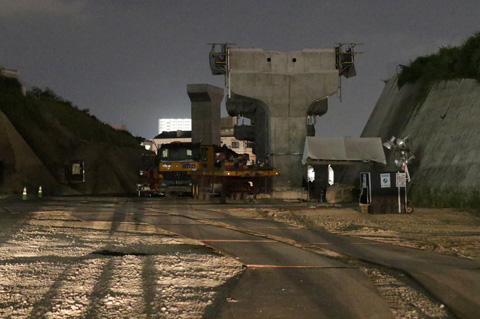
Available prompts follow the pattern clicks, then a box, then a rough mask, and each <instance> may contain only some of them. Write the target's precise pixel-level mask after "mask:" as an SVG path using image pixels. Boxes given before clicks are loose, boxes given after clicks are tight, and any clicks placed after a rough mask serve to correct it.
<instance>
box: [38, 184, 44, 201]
mask: <svg viewBox="0 0 480 319" xmlns="http://www.w3.org/2000/svg"><path fill="white" fill-rule="evenodd" d="M42 197H43V192H42V186H40V187H39V188H38V198H42Z"/></svg>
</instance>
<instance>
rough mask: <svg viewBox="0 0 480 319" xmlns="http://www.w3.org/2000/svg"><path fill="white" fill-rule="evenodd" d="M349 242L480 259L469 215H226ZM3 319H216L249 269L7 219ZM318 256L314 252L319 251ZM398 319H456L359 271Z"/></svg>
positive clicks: (138, 236)
mask: <svg viewBox="0 0 480 319" xmlns="http://www.w3.org/2000/svg"><path fill="white" fill-rule="evenodd" d="M216 210H219V211H222V212H228V213H230V214H231V215H233V216H238V217H245V218H271V219H275V220H279V221H282V222H286V223H290V224H294V225H299V226H305V227H309V228H314V229H315V228H317V229H324V230H328V231H330V232H333V233H338V234H342V235H349V236H358V237H362V238H366V239H371V240H376V241H381V242H387V243H392V244H395V245H402V246H408V247H415V248H419V249H424V250H430V251H436V252H440V253H444V254H452V255H455V256H460V257H465V258H470V259H477V260H478V259H480V219H479V218H478V217H477V216H478V215H476V214H474V213H469V212H465V211H455V210H440V209H416V211H415V212H414V213H413V214H412V215H396V214H395V215H369V214H361V213H360V212H359V210H358V209H356V208H338V207H336V208H335V207H327V206H318V207H312V208H296V209H279V208H275V209H274V208H240V207H237V208H232V209H229V210H226V209H225V208H217V209H216ZM1 222H2V226H3V227H2V230H3V231H2V232H1V233H0V318H77V317H78V318H180V319H182V318H208V313H209V311H211V310H212V309H214V308H215V305H216V303H217V302H218V300H220V299H222V298H221V297H222V293H223V292H224V291H225V290H226V287H228V284H229V283H230V282H232V281H235V280H236V278H238V276H239V275H240V274H241V273H242V270H243V268H242V266H241V265H240V264H239V263H237V262H236V261H235V260H232V259H231V258H228V257H225V256H223V255H221V254H218V253H216V252H214V251H213V250H211V249H210V248H208V247H205V246H204V245H202V244H201V243H199V242H197V241H194V240H188V239H183V238H179V237H178V236H175V235H172V234H170V233H168V232H164V231H162V230H161V229H157V228H154V227H152V226H149V225H146V224H134V223H123V224H122V225H116V226H115V229H114V231H112V224H111V223H108V222H95V223H82V222H79V221H78V220H77V219H75V218H72V217H71V216H70V215H69V214H68V213H65V212H64V211H58V212H56V211H48V212H47V211H45V212H37V213H34V214H32V215H31V216H30V218H29V219H25V220H22V219H18V218H17V219H8V218H2V220H1ZM310 249H311V247H310ZM358 267H359V268H360V269H362V270H363V271H364V272H365V274H366V275H367V276H369V278H370V279H371V280H372V282H374V283H375V284H376V286H377V288H378V290H379V292H380V294H381V295H382V296H383V297H384V298H385V300H386V301H387V303H388V304H389V305H390V308H391V310H392V312H393V313H394V314H395V316H396V318H398V319H400V318H402V319H411V318H421V319H423V318H425V319H426V318H451V316H450V315H449V314H448V312H447V311H446V309H445V307H444V306H443V305H442V304H441V303H439V302H437V301H435V300H433V299H432V298H430V297H429V295H428V293H426V292H425V291H423V290H422V289H421V287H418V286H416V284H415V283H413V282H411V281H410V280H409V278H407V277H406V276H404V275H403V274H402V273H398V272H394V271H391V270H390V269H382V268H378V267H372V265H367V264H362V263H358Z"/></svg>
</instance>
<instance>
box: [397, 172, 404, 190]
mask: <svg viewBox="0 0 480 319" xmlns="http://www.w3.org/2000/svg"><path fill="white" fill-rule="evenodd" d="M396 185H397V187H407V174H406V173H397V181H396Z"/></svg>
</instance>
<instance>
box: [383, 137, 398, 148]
mask: <svg viewBox="0 0 480 319" xmlns="http://www.w3.org/2000/svg"><path fill="white" fill-rule="evenodd" d="M395 139H396V137H395V136H392V137H391V138H390V139H389V140H388V141H386V142H385V143H383V146H384V147H385V148H386V149H388V150H391V149H392V148H394V146H395Z"/></svg>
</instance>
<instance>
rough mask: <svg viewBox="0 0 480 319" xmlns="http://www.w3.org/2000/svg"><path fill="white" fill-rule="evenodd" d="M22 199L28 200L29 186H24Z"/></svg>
mask: <svg viewBox="0 0 480 319" xmlns="http://www.w3.org/2000/svg"><path fill="white" fill-rule="evenodd" d="M22 200H27V188H26V187H24V188H23V194H22Z"/></svg>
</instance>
